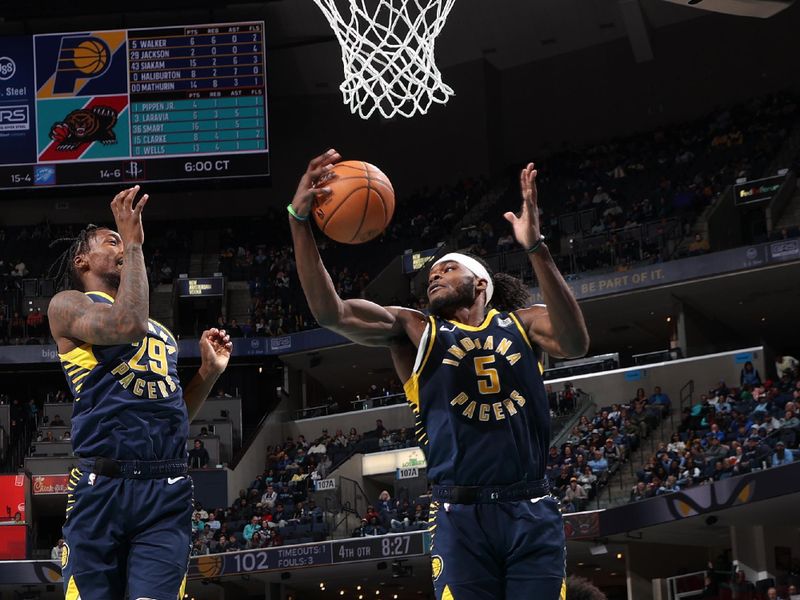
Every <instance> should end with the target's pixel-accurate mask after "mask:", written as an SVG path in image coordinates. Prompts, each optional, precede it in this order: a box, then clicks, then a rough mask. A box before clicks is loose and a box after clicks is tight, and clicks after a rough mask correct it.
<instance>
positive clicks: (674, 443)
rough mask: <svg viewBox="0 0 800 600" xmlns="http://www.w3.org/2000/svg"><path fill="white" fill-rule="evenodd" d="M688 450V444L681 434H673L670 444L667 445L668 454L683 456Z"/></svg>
mask: <svg viewBox="0 0 800 600" xmlns="http://www.w3.org/2000/svg"><path fill="white" fill-rule="evenodd" d="M684 450H686V443H685V442H684V441H683V440H681V436H680V434H679V433H673V434H672V438H671V439H670V442H669V444H667V452H669V453H670V454H683V452H684Z"/></svg>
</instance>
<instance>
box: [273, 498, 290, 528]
mask: <svg viewBox="0 0 800 600" xmlns="http://www.w3.org/2000/svg"><path fill="white" fill-rule="evenodd" d="M288 520H289V515H288V514H287V513H286V511H285V510H284V508H283V502H278V503H277V504H276V505H275V510H274V511H272V523H274V526H276V527H284V526H285V525H286V521H288Z"/></svg>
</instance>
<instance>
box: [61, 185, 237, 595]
mask: <svg viewBox="0 0 800 600" xmlns="http://www.w3.org/2000/svg"><path fill="white" fill-rule="evenodd" d="M138 191H139V186H135V187H133V188H130V189H127V190H124V191H122V192H120V193H119V194H117V195H116V196H115V198H114V200H113V201H112V202H111V210H112V212H113V214H114V219H115V221H116V225H117V231H113V230H111V229H109V228H106V227H96V226H93V225H90V226H88V227H86V228H85V229H84V230H82V231H81V233H80V234H79V235H78V238H77V239H75V240H73V243H72V245H71V246H70V248H69V249H68V250H67V251H66V252H65V253H64V254H63V255H62V261H63V265H62V266H63V269H64V279H65V282H64V287H66V288H68V289H66V290H64V291H62V292H59V293H58V294H56V295H55V296H54V297H53V299H52V300H51V302H50V306H49V309H48V316H49V319H50V329H51V332H52V334H53V338H54V339H55V341H56V344H57V346H58V355H59V359H60V360H61V366H62V368H63V369H64V374H65V376H66V378H67V382H68V384H69V386H70V389H71V390H72V393H73V395H74V405H73V413H72V446H73V450H74V452H75V455H76V456H77V457H78V464H77V466H76V467H75V468H74V469H73V470H72V472H71V473H70V479H69V486H68V487H69V493H68V496H67V514H66V521H65V523H64V540H65V544H64V550H63V551H62V555H61V566H62V573H63V576H64V592H65V596H66V599H67V600H77V599H79V598H80V599H82V600H123V598H126V597H127V598H129V599H130V600H137V599H151V600H175V599H176V598H182V597H183V593H184V592H183V590H184V587H185V582H186V579H185V577H186V570H187V567H188V560H189V550H190V546H191V515H192V510H193V507H192V482H191V479H190V478H189V475H188V471H187V456H188V455H187V450H186V441H187V436H188V433H189V421H190V420H191V419H192V418H193V417H194V416H195V415H196V414H197V412H198V411H199V409H200V406H201V405H202V404H203V402H204V401H205V399H206V397H207V396H208V393H209V392H210V391H211V387H212V386H213V385H214V382H215V381H216V380H217V378H218V377H219V376H220V374H221V373H222V372H223V371H224V370H225V367H226V366H227V364H228V359H229V358H230V354H231V349H232V345H231V342H230V339H229V337H228V336H227V334H226V333H225V331H223V330H217V329H210V330H208V331H205V332H203V335H202V337H201V339H200V355H201V359H202V362H201V367H200V370H199V371H198V373H197V375H196V376H195V377H194V378H193V379H192V380H191V381H190V382H189V384H188V385H187V386H186V389H185V390H184V389H182V388H181V384H180V380H179V379H178V371H177V363H178V342H177V340H176V339H175V337H174V336H173V335H172V333H170V331H169V330H168V329H167V328H166V327H165V326H163V325H161V324H160V323H158V322H156V321H154V320H152V319H150V318H149V317H148V311H149V290H148V283H147V275H146V272H145V265H144V258H143V255H142V243H143V242H144V232H143V229H142V210H143V209H144V206H145V204H146V203H147V199H148V197H147V195H144V196H142V197H141V198H140V199H139V201H138V202H137V203H136V205H135V206H134V200H135V198H136V195H137V193H138ZM126 591H127V596H126Z"/></svg>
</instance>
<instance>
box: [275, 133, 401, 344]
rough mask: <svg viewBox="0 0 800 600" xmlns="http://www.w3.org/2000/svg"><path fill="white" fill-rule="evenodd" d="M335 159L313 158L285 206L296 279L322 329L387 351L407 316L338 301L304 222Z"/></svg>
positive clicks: (371, 305)
mask: <svg viewBox="0 0 800 600" xmlns="http://www.w3.org/2000/svg"><path fill="white" fill-rule="evenodd" d="M340 159H341V156H339V153H338V152H336V151H335V150H333V149H331V150H328V151H327V152H325V153H324V154H322V155H320V156H318V157H316V158H315V159H313V160H312V161H311V162H310V163H308V168H307V169H306V172H305V173H304V174H303V176H302V177H301V178H300V183H299V185H298V186H297V192H296V193H295V196H294V199H293V200H292V204H291V205H290V206H291V209H292V210H293V211H294V215H292V214H291V213H290V214H289V226H290V228H291V231H292V240H293V241H294V256H295V261H296V262H297V274H298V276H299V277H300V283H301V285H302V286H303V291H304V292H305V295H306V300H307V302H308V306H309V308H310V309H311V313H312V314H313V315H314V318H315V319H316V320H317V323H319V324H320V325H321V326H322V327H326V328H328V329H330V330H332V331H335V332H337V333H339V334H341V335H343V336H344V337H346V338H348V339H350V340H352V341H354V342H357V343H359V344H365V345H369V346H388V345H390V344H391V343H392V340H394V339H396V338H397V337H398V336H400V335H404V329H403V323H402V320H403V318H405V317H406V315H405V314H404V313H406V312H411V311H407V310H406V309H400V308H396V307H383V306H379V305H377V304H375V303H373V302H369V301H368V300H342V299H341V298H340V297H339V295H338V294H337V293H336V288H335V287H334V285H333V281H331V278H330V275H329V274H328V272H327V271H326V270H325V265H323V264H322V258H321V257H320V255H319V250H318V249H317V244H316V242H314V235H313V233H312V231H311V225H310V222H309V216H310V214H311V206H312V203H313V201H314V198H315V197H317V196H322V195H325V194H330V193H331V190H330V188H326V187H324V181H325V178H326V177H331V176H333V173H331V172H330V170H331V168H332V167H333V165H334V164H335V163H337V162H338V161H339V160H340ZM320 182H323V183H320ZM399 316H400V317H401V318H398V317H399Z"/></svg>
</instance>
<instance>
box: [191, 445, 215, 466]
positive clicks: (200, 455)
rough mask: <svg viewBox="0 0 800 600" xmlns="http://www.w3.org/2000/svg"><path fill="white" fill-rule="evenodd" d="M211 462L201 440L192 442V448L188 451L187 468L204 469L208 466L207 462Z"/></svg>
mask: <svg viewBox="0 0 800 600" xmlns="http://www.w3.org/2000/svg"><path fill="white" fill-rule="evenodd" d="M209 460H211V459H210V457H209V456H208V450H206V449H205V446H204V445H203V441H202V440H197V439H196V440H195V441H194V448H192V449H191V450H189V468H191V469H205V468H206V467H207V466H208V461H209Z"/></svg>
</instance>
